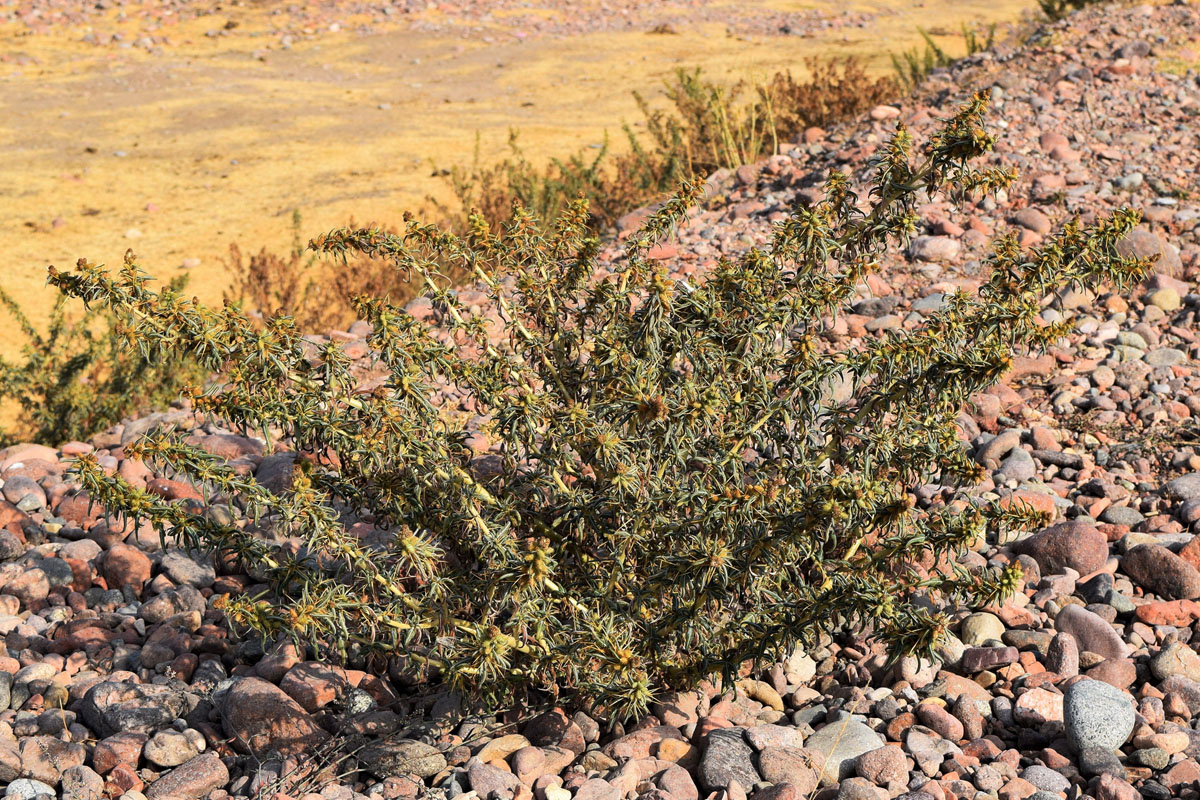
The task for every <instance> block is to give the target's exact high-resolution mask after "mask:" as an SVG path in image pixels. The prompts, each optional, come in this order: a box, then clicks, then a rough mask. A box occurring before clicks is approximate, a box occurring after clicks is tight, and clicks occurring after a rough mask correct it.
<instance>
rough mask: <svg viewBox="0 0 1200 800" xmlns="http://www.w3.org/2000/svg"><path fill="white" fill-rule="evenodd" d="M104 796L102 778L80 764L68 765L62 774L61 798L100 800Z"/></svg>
mask: <svg viewBox="0 0 1200 800" xmlns="http://www.w3.org/2000/svg"><path fill="white" fill-rule="evenodd" d="M103 796H104V778H101V777H100V776H99V775H97V774H96V771H95V770H93V769H92V768H91V767H85V766H83V765H82V764H80V765H77V766H74V767H68V768H67V769H65V770H63V774H62V800H100V798H102V797H103Z"/></svg>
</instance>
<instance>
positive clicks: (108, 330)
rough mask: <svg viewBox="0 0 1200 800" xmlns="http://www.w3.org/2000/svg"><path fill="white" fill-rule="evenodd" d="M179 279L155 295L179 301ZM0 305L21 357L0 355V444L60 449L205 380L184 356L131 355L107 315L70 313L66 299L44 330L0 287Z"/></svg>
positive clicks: (60, 301) (114, 321)
mask: <svg viewBox="0 0 1200 800" xmlns="http://www.w3.org/2000/svg"><path fill="white" fill-rule="evenodd" d="M184 283H185V280H184V279H183V278H179V279H177V280H175V281H172V282H171V284H170V285H169V286H168V288H167V290H166V291H165V292H163V294H162V295H161V297H162V298H163V300H164V302H169V301H170V298H172V297H174V296H179V293H180V292H181V291H182V289H183V287H184ZM0 304H2V305H3V306H4V307H5V308H6V309H7V310H8V312H9V314H10V315H11V316H12V318H13V321H14V322H16V323H17V327H18V328H19V329H20V331H21V332H22V333H23V334H24V336H25V338H26V344H25V346H24V347H23V348H22V353H21V360H19V361H15V362H10V361H6V360H5V359H2V358H0V408H4V410H5V411H13V412H14V415H15V422H14V423H13V424H12V425H11V426H10V429H8V430H0V445H3V444H8V443H11V442H14V441H22V442H29V441H32V442H39V443H43V444H50V445H59V444H62V443H63V442H68V441H71V440H81V439H85V438H87V437H88V436H89V435H90V434H93V433H96V432H98V431H101V430H104V429H105V428H107V427H108V426H110V425H112V424H113V423H115V422H118V421H119V420H121V419H122V418H124V417H127V416H130V415H133V414H137V413H139V412H141V411H145V410H147V409H150V408H158V407H163V406H166V405H167V404H169V403H170V402H171V401H172V400H175V399H177V398H178V397H179V392H180V390H181V389H182V388H183V387H184V386H185V385H187V384H188V383H195V382H197V381H199V380H202V379H203V373H202V371H201V370H200V368H199V366H198V365H197V364H196V362H195V361H194V360H193V359H191V358H190V357H188V356H186V355H183V354H179V353H176V352H173V351H172V352H166V351H162V352H161V353H160V354H159V355H158V356H155V357H150V356H149V355H143V354H142V353H140V352H139V351H137V350H133V351H131V350H129V349H128V347H127V340H126V338H125V337H124V336H123V335H122V334H123V331H122V329H121V323H120V322H118V321H117V319H116V317H114V316H113V315H112V314H109V313H106V312H101V311H89V312H87V313H84V314H78V315H74V316H72V315H71V314H69V313H68V309H69V307H70V306H71V305H72V304H71V303H69V302H68V298H66V297H63V296H60V297H59V298H58V300H57V301H56V302H55V304H54V310H53V312H52V313H51V315H50V323H49V326H48V328H47V330H46V331H45V332H44V333H43V332H42V331H39V330H38V329H37V328H35V327H34V326H33V325H32V324H31V323H30V322H29V319H28V318H27V317H26V316H25V312H24V311H23V310H22V309H21V306H20V305H19V304H18V303H17V302H16V301H15V300H14V299H13V298H12V297H11V296H10V295H9V294H8V293H7V292H5V291H4V290H3V289H0Z"/></svg>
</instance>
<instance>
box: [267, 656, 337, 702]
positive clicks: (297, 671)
mask: <svg viewBox="0 0 1200 800" xmlns="http://www.w3.org/2000/svg"><path fill="white" fill-rule="evenodd" d="M349 685H350V684H349V682H348V681H347V680H346V671H345V670H344V669H342V668H341V667H336V666H332V665H329V664H321V663H318V662H313V661H310V662H307V663H304V664H297V665H296V666H294V667H292V668H291V669H290V670H288V672H287V674H286V675H284V676H283V680H281V681H280V682H279V688H280V689H282V690H283V691H285V692H287V693H288V695H289V696H290V697H291V698H292V699H293V700H295V701H296V702H297V703H299V704H300V705H301V706H303V708H304V710H305V711H308V712H310V713H311V712H313V711H316V710H317V709H319V708H322V707H324V706H327V705H329V704H330V703H331V702H333V701H334V700H335V699H336V698H337V696H338V693H339V692H344V691H346V689H348V688H349Z"/></svg>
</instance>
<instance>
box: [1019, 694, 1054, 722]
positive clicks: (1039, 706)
mask: <svg viewBox="0 0 1200 800" xmlns="http://www.w3.org/2000/svg"><path fill="white" fill-rule="evenodd" d="M1013 716H1014V717H1016V719H1017V720H1018V721H1020V722H1023V723H1025V724H1031V725H1041V724H1043V723H1046V722H1062V719H1063V696H1062V695H1061V694H1058V693H1057V692H1051V691H1050V690H1048V689H1031V690H1030V691H1028V692H1025V693H1024V694H1022V695H1021V696H1020V697H1018V698H1017V702H1016V703H1014V704H1013Z"/></svg>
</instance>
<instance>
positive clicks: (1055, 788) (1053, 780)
mask: <svg viewBox="0 0 1200 800" xmlns="http://www.w3.org/2000/svg"><path fill="white" fill-rule="evenodd" d="M1021 777H1022V778H1024V779H1025V780H1027V781H1029V782H1030V783H1032V784H1033V785H1034V786H1036V787H1037V788H1038V789H1040V790H1042V791H1043V792H1054V793H1057V792H1065V791H1067V789H1070V788H1071V782H1070V781H1069V780H1067V779H1066V777H1065V776H1064V775H1063V774H1062V773H1061V772H1058V771H1057V770H1053V769H1050V768H1049V767H1043V766H1042V765H1041V764H1033V765H1031V766H1028V767H1026V768H1025V769H1024V770H1022V771H1021Z"/></svg>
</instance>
